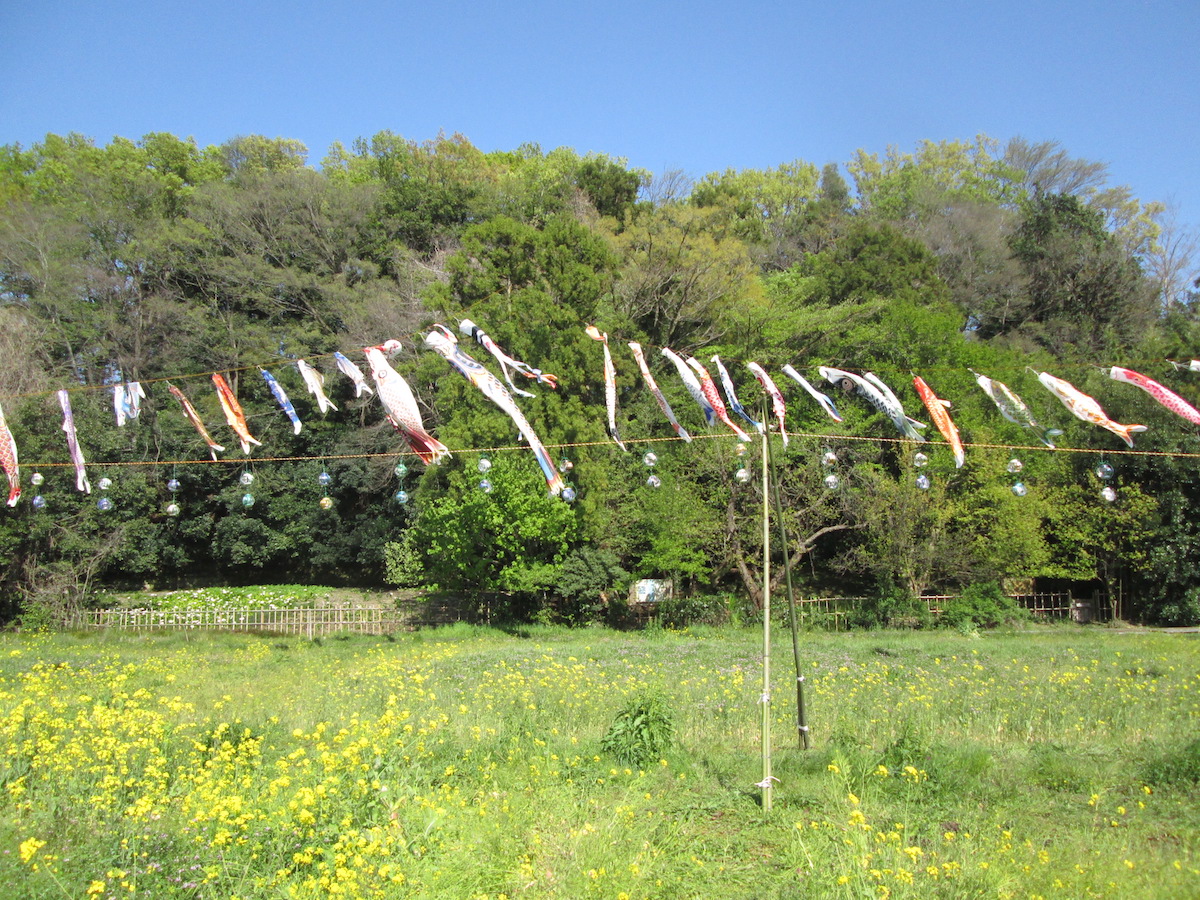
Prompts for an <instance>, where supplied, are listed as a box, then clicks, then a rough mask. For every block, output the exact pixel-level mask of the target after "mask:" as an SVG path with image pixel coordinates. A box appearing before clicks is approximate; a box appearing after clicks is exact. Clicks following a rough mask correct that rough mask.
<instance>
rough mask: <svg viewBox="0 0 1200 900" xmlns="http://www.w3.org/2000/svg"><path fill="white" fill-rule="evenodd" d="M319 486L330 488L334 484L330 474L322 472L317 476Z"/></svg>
mask: <svg viewBox="0 0 1200 900" xmlns="http://www.w3.org/2000/svg"><path fill="white" fill-rule="evenodd" d="M317 484H319V485H320V486H321V487H329V485H331V484H333V476H332V475H330V474H329V473H328V472H322V473H321V474H320V475H318V476H317Z"/></svg>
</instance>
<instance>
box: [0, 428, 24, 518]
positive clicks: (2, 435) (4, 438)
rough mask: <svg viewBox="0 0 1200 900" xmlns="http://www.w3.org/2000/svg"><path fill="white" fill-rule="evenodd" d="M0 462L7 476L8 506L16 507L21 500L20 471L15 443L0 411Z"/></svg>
mask: <svg viewBox="0 0 1200 900" xmlns="http://www.w3.org/2000/svg"><path fill="white" fill-rule="evenodd" d="M0 462H3V463H4V474H5V475H7V476H8V505H9V506H16V505H17V501H18V500H20V499H21V469H20V466H19V465H18V464H17V442H16V439H14V438H13V435H12V432H11V431H9V428H8V422H7V421H5V419H4V410H3V409H0Z"/></svg>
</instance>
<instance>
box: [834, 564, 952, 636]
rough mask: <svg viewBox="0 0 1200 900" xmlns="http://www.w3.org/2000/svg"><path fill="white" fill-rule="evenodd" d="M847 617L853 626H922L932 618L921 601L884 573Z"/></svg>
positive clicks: (927, 608)
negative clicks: (872, 589)
mask: <svg viewBox="0 0 1200 900" xmlns="http://www.w3.org/2000/svg"><path fill="white" fill-rule="evenodd" d="M848 618H849V621H850V624H851V625H852V626H854V627H856V628H922V627H924V626H926V625H928V624H930V622H931V621H932V616H931V615H930V613H929V606H928V605H927V604H926V603H925V601H924V600H922V599H921V598H920V597H918V596H916V595H915V594H913V593H912V592H911V591H909V590H906V589H905V588H904V587H902V586H901V585H898V584H896V583H894V582H892V581H890V580H889V579H888V578H887V577H886V576H885V577H882V578H881V579H880V581H879V583H878V584H877V586H876V588H875V590H874V591H873V592H871V593H870V594H868V595H867V596H865V597H863V598H861V599H860V600H859V601H858V602H857V603H856V604H855V605H854V607H853V608H852V609H851V610H850V612H849V616H848Z"/></svg>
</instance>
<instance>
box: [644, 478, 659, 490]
mask: <svg viewBox="0 0 1200 900" xmlns="http://www.w3.org/2000/svg"><path fill="white" fill-rule="evenodd" d="M646 484H648V485H649V486H650V487H652V488H657V487H662V479H661V478H659V477H658V476H657V475H651V476H650V477H649V478H647V479H646Z"/></svg>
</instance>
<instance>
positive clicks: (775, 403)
mask: <svg viewBox="0 0 1200 900" xmlns="http://www.w3.org/2000/svg"><path fill="white" fill-rule="evenodd" d="M746 368H747V369H749V370H750V371H751V372H753V373H754V377H755V378H757V379H758V383H759V384H761V385H762V386H763V390H764V391H766V392H767V396H768V397H770V398H771V409H772V410H773V411H774V413H775V418H776V419H778V420H779V433H780V434H781V435H783V446H785V447H786V446H787V445H788V433H787V429H786V428H784V427H783V417H784V416H785V415H786V414H787V406H785V405H784V402H783V394H782V393H781V392H780V390H779V388H777V387H776V386H775V382H774V380H772V378H771V376H770V375H768V374H767V370H766V369H764V368H763V367H762V366H760V365H759V364H758V363H756V362H748V363H746Z"/></svg>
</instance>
